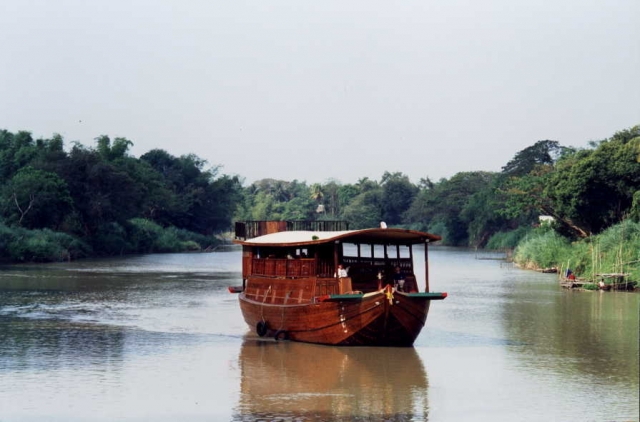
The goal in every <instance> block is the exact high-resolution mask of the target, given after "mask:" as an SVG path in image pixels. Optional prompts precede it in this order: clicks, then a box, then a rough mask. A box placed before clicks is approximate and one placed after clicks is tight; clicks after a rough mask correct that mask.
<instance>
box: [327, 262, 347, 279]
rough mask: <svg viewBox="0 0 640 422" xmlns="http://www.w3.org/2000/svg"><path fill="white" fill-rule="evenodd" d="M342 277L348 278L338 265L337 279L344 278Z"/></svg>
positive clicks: (345, 271) (342, 268)
mask: <svg viewBox="0 0 640 422" xmlns="http://www.w3.org/2000/svg"><path fill="white" fill-rule="evenodd" d="M329 274H331V273H329ZM344 277H348V275H347V270H345V269H344V267H343V266H342V264H338V278H344Z"/></svg>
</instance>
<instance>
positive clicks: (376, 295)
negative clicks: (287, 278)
mask: <svg viewBox="0 0 640 422" xmlns="http://www.w3.org/2000/svg"><path fill="white" fill-rule="evenodd" d="M442 298H444V296H442V297H437V296H433V295H428V294H420V293H418V294H405V293H401V292H397V291H395V290H394V289H393V288H391V287H390V286H387V287H386V288H383V289H381V290H379V291H376V292H373V293H368V294H365V295H356V296H349V295H327V296H326V297H322V298H317V300H315V301H314V303H306V304H292V305H281V304H269V303H262V302H260V301H256V300H252V299H249V298H247V297H246V295H244V294H243V293H241V294H240V308H241V310H242V314H243V317H244V320H245V321H246V323H247V324H248V325H249V326H250V327H251V328H252V329H253V330H255V331H256V332H257V333H258V334H259V335H262V336H270V337H276V339H285V338H286V339H289V340H293V341H300V342H306V343H317V344H328V345H343V346H396V347H398V346H400V347H402V346H406V347H408V346H412V345H413V343H414V341H415V339H416V337H417V336H418V334H420V331H421V330H422V327H423V326H424V324H425V322H426V319H427V314H428V312H429V306H430V304H431V301H432V300H434V299H442Z"/></svg>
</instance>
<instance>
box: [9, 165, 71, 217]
mask: <svg viewBox="0 0 640 422" xmlns="http://www.w3.org/2000/svg"><path fill="white" fill-rule="evenodd" d="M2 196H3V202H4V207H3V215H4V216H5V219H6V221H8V222H9V223H14V224H17V225H19V226H23V227H26V228H32V229H33V228H45V227H51V228H57V227H58V226H59V225H60V223H61V222H62V221H63V220H64V218H65V216H66V215H67V214H68V213H69V212H70V211H71V205H72V200H71V196H70V195H69V189H68V187H67V184H66V183H65V181H64V180H62V179H61V178H60V177H58V175H57V174H55V173H50V172H45V171H42V170H37V169H34V168H33V167H30V166H27V167H23V168H21V169H20V170H18V172H17V173H16V174H15V175H14V176H13V177H12V178H11V180H10V181H9V183H7V185H6V186H5V187H4V189H3V195H2Z"/></svg>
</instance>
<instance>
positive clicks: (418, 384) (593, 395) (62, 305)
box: [0, 247, 640, 422]
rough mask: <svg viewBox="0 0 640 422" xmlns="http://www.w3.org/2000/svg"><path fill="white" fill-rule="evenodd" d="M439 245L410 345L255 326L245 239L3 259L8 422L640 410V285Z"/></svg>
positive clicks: (568, 414)
mask: <svg viewBox="0 0 640 422" xmlns="http://www.w3.org/2000/svg"><path fill="white" fill-rule="evenodd" d="M430 252H431V254H430V268H431V282H430V284H431V289H432V290H433V291H446V292H448V294H449V296H448V297H447V299H445V300H444V301H438V302H434V303H433V304H432V306H431V310H430V313H429V317H428V320H427V325H426V327H425V328H424V330H423V331H422V333H421V334H420V336H419V337H418V339H417V341H416V343H415V345H414V347H413V348H344V347H343V348H341V347H330V346H317V345H308V344H299V343H291V342H275V341H273V340H262V339H259V338H258V337H257V336H256V335H255V334H254V333H253V332H252V330H251V329H249V327H247V326H246V325H245V323H244V321H243V320H242V316H241V314H240V310H239V307H238V303H237V296H235V295H232V294H230V293H228V291H227V286H229V285H237V284H240V282H241V280H240V278H241V276H240V271H241V267H240V266H241V264H240V261H241V256H240V252H239V251H238V250H237V249H230V250H229V251H224V252H215V253H209V254H168V255H145V256H135V257H125V258H118V259H104V260H90V261H81V262H72V263H63V264H47V265H20V266H1V267H0V422H13V421H178V420H180V421H336V420H337V421H377V420H384V421H432V422H433V421H638V420H639V415H638V412H639V405H638V401H639V392H638V389H639V382H638V378H639V372H638V331H639V328H638V320H639V316H640V314H639V297H640V296H639V295H638V294H635V293H600V292H577V291H568V290H564V289H562V288H560V287H559V286H558V283H557V280H556V278H555V275H550V274H540V273H536V272H531V271H523V270H519V269H516V268H514V267H512V266H510V265H507V264H505V263H504V262H503V261H499V260H486V259H476V258H477V256H476V255H475V254H474V253H473V252H471V251H466V250H459V249H448V248H438V247H435V248H431V249H430ZM415 256H417V257H421V256H422V254H421V253H420V252H416V254H415ZM417 268H423V266H422V264H420V263H417Z"/></svg>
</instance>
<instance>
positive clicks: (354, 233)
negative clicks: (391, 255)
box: [234, 229, 441, 246]
mask: <svg viewBox="0 0 640 422" xmlns="http://www.w3.org/2000/svg"><path fill="white" fill-rule="evenodd" d="M440 239H441V237H440V236H437V235H435V234H431V233H425V232H419V231H415V230H405V229H364V230H345V231H335V232H316V231H283V232H278V233H271V234H267V235H264V236H259V237H254V238H253V239H249V240H234V243H238V244H240V245H246V246H306V245H317V244H321V243H330V242H333V241H336V240H341V241H342V242H346V243H373V244H395V243H398V244H407V245H408V244H412V245H415V244H418V243H425V242H427V241H429V242H434V241H436V240H440Z"/></svg>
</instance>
